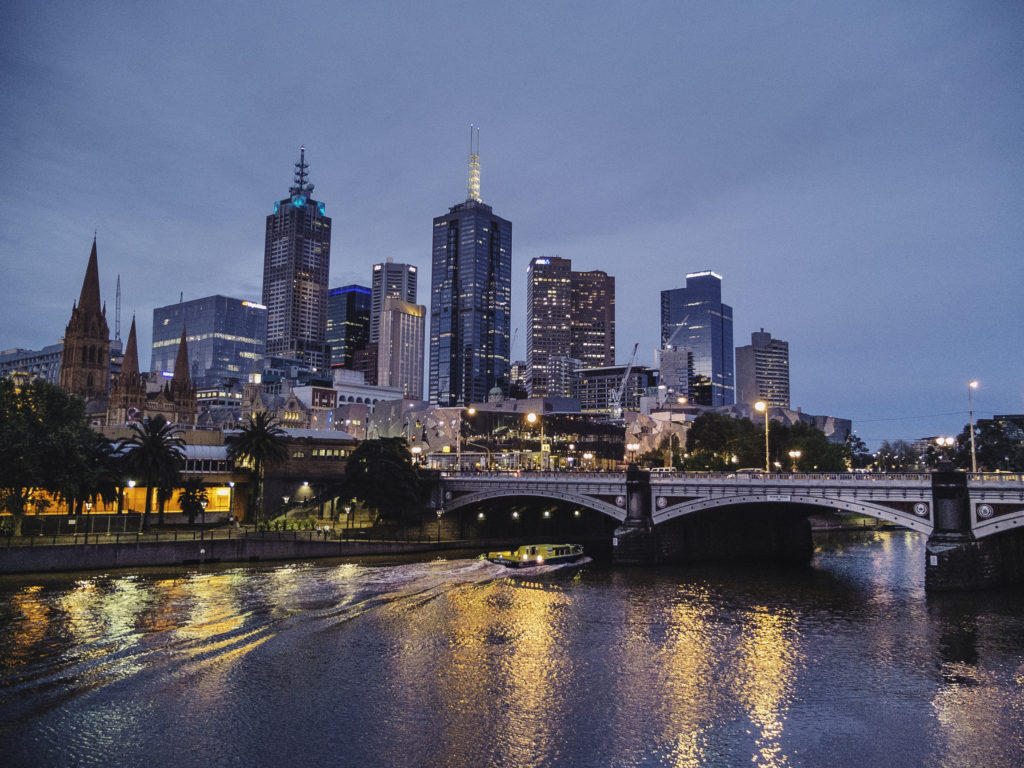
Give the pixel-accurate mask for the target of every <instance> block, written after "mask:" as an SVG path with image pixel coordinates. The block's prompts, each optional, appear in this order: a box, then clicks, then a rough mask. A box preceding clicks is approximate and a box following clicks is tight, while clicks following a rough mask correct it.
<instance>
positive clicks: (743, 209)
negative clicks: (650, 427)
mask: <svg viewBox="0 0 1024 768" xmlns="http://www.w3.org/2000/svg"><path fill="white" fill-rule="evenodd" d="M189 7H190V6H189V4H182V3H170V4H167V5H166V6H164V7H161V8H157V9H137V10H135V11H133V13H132V14H124V13H122V12H121V11H120V10H118V9H117V8H116V7H115V6H113V5H105V4H98V5H91V6H90V7H88V8H86V7H81V8H79V7H74V8H70V9H63V10H62V9H59V8H45V9H40V8H38V7H36V6H30V5H29V4H27V3H17V2H16V3H14V4H12V6H11V9H10V18H9V23H8V24H7V25H6V28H5V30H4V31H3V32H0V34H2V35H3V36H4V37H3V39H4V46H2V51H3V52H2V53H0V56H2V57H3V58H2V61H3V62H4V66H3V72H4V76H3V79H2V80H0V87H2V93H3V95H4V99H5V103H6V104H8V105H10V106H9V109H8V110H5V116H4V117H3V119H2V121H0V130H3V136H4V139H5V141H4V142H3V147H2V149H0V152H2V153H3V154H2V155H0V163H2V165H3V167H4V168H5V174H4V181H3V183H2V186H0V194H2V195H3V201H4V203H5V205H4V206H3V213H2V214H0V216H2V217H3V219H2V221H0V233H2V235H0V254H2V263H3V264H4V276H5V280H4V284H3V287H2V288H0V291H2V293H0V298H2V299H3V301H0V328H2V329H3V331H2V333H0V348H2V349H9V348H13V347H23V348H30V349H42V348H43V347H45V346H48V345H51V344H54V343H56V341H57V340H58V339H59V337H60V334H61V333H62V332H63V330H64V327H65V326H66V324H67V321H68V318H69V316H70V310H71V306H72V303H73V302H74V299H75V297H76V296H77V294H78V290H79V288H80V286H81V279H82V267H83V265H84V263H85V261H86V259H87V257H88V251H89V246H90V244H91V239H90V238H91V236H92V234H93V232H94V230H95V231H97V233H98V248H99V271H100V280H101V296H102V299H103V301H104V302H105V303H106V306H107V318H108V321H109V324H110V327H111V330H112V331H113V328H114V311H115V308H114V290H115V288H114V286H115V284H116V280H117V277H118V275H120V277H121V284H122V311H121V324H122V329H123V331H122V338H123V337H124V336H125V335H126V331H125V330H124V329H127V327H128V325H129V323H130V319H131V316H132V315H133V314H134V315H135V316H136V317H137V318H138V320H139V323H138V325H139V327H138V334H139V352H140V355H141V356H142V357H143V359H146V356H147V354H148V353H149V351H150V350H151V331H152V329H151V328H150V327H147V326H148V325H149V324H148V323H147V322H146V320H147V318H148V317H149V316H150V314H151V313H152V311H153V309H154V308H155V307H160V306H166V305H168V304H171V303H173V302H175V301H176V300H177V299H178V297H179V293H180V292H182V291H183V292H184V293H185V298H186V299H195V298H201V297H204V296H207V295H211V294H216V293H219V294H224V295H227V296H233V297H238V298H242V299H251V300H257V301H258V300H259V298H260V288H259V286H260V277H261V274H260V273H261V258H260V257H261V255H262V245H263V243H262V235H263V234H264V233H263V225H262V224H263V221H264V219H265V217H266V216H267V215H268V214H269V213H270V212H271V211H270V209H269V208H270V205H268V201H271V203H272V201H273V200H275V199H279V197H280V194H281V190H282V189H283V188H284V184H285V183H287V181H288V177H287V176H285V174H286V173H288V171H289V169H290V167H291V165H292V164H293V163H294V160H295V157H296V153H297V151H298V147H299V145H300V144H302V143H305V144H306V147H307V157H308V159H309V161H310V164H311V166H312V168H313V171H314V176H315V181H316V182H317V195H316V196H317V199H319V200H321V201H323V202H324V203H325V205H326V208H327V215H328V216H331V217H333V219H334V230H335V231H334V245H333V247H332V250H333V251H334V252H335V258H334V259H333V260H332V261H333V263H332V270H331V277H330V281H329V282H330V286H332V287H334V286H341V285H347V284H352V283H358V284H366V282H367V281H368V280H369V270H370V266H371V265H372V264H373V263H379V262H381V261H383V260H384V259H385V258H387V257H393V258H394V259H395V261H399V262H405V263H409V264H414V265H416V266H418V267H419V269H421V270H422V269H426V268H427V266H428V265H429V263H430V262H429V258H430V250H429V249H430V241H429V236H428V235H427V232H428V228H429V226H430V221H431V219H432V217H433V216H435V215H436V214H437V212H438V211H439V210H441V209H442V206H448V205H450V204H451V203H453V202H454V201H456V200H459V199H461V197H462V195H461V191H462V189H463V186H464V183H465V158H466V154H467V148H466V143H465V127H466V125H467V124H468V123H470V122H478V123H480V124H481V125H482V126H483V131H482V151H481V153H480V154H481V165H482V175H481V184H482V190H483V191H482V198H483V199H484V200H486V201H487V202H488V203H489V204H491V205H493V206H494V209H495V211H499V212H500V213H501V214H502V216H504V217H506V218H507V219H508V220H510V221H512V222H513V223H514V224H515V228H516V238H515V241H514V243H513V246H514V248H513V253H514V260H513V265H512V276H513V285H512V307H511V308H512V323H511V327H512V329H513V335H516V336H517V341H516V344H515V345H514V346H513V348H512V350H511V352H512V358H513V359H514V360H518V359H524V358H525V346H524V342H525V298H526V292H525V275H526V265H527V264H528V263H529V260H530V259H531V258H534V257H538V256H542V255H557V256H561V257H564V258H569V259H573V260H574V261H579V262H580V263H586V264H587V266H588V268H592V269H600V270H604V271H606V272H607V273H608V274H609V275H612V276H614V277H616V278H617V292H618V297H617V300H618V306H619V312H618V315H619V316H618V323H617V339H616V346H617V348H618V351H619V355H618V356H619V360H617V362H619V363H624V362H625V360H623V359H622V357H623V351H625V352H628V351H630V350H631V349H632V347H633V344H634V343H639V344H640V353H639V354H638V362H642V363H644V364H648V365H649V364H651V363H652V362H653V350H654V348H656V346H657V341H658V322H659V318H658V313H657V309H656V306H657V297H658V292H659V290H661V289H664V288H677V287H681V286H682V285H683V284H684V276H685V274H686V273H688V272H696V271H702V270H706V269H710V270H714V271H715V272H717V273H719V274H721V275H722V276H723V277H724V279H725V290H724V295H723V301H724V302H725V303H727V304H728V305H730V306H732V307H733V308H734V311H735V316H734V330H735V334H736V338H737V339H745V338H746V337H747V335H748V334H749V333H751V332H753V331H755V330H756V329H757V328H760V327H764V328H768V329H770V330H771V331H772V333H773V334H776V335H777V336H778V337H780V338H784V339H786V340H788V341H789V343H790V348H791V352H792V364H791V374H792V384H791V385H792V393H791V396H792V404H793V406H794V407H802V408H803V409H804V410H805V411H807V412H812V413H830V414H834V415H836V416H841V417H843V418H851V419H853V421H854V427H855V428H856V429H857V431H858V434H860V435H861V436H863V437H864V438H865V439H866V440H868V441H869V442H877V441H879V440H882V439H896V438H902V439H913V438H915V437H920V436H926V435H933V434H955V433H957V432H959V430H960V429H961V428H962V426H963V424H965V423H966V422H967V392H966V389H967V382H968V381H970V380H972V379H977V380H979V381H980V386H979V388H978V389H977V390H975V391H974V409H975V416H976V417H977V416H978V415H979V414H983V415H991V414H993V413H1017V412H1022V411H1024V361H1022V359H1021V355H1020V354H1019V353H1018V352H1017V351H1016V348H1017V345H1016V344H1015V343H1014V342H1015V340H1016V339H1019V338H1020V336H1021V332H1022V328H1024V314H1022V312H1024V310H1022V308H1021V307H1020V305H1019V301H1018V300H1017V297H1016V291H1015V289H1016V288H1017V287H1018V286H1019V285H1020V284H1021V278H1022V273H1024V269H1022V267H1021V265H1020V258H1019V254H1020V252H1021V249H1022V246H1024V228H1022V225H1021V221H1022V220H1024V219H1022V217H1021V215H1020V214H1021V207H1022V203H1021V201H1022V200H1024V170H1022V168H1024V162H1022V153H1024V150H1022V147H1021V143H1020V141H1019V137H1018V133H1017V126H1019V125H1020V124H1021V122H1022V112H1024V98H1022V96H1024V85H1022V84H1024V77H1022V76H1021V75H1022V74H1024V72H1022V69H1024V64H1022V62H1021V59H1020V56H1019V53H1018V51H1019V43H1018V41H1019V40H1020V39H1021V37H1022V31H1024V10H1022V9H1020V8H1017V7H1013V6H999V7H996V6H978V5H977V4H971V3H954V4H950V5H945V6H943V7H941V8H933V7H930V6H929V7H923V6H922V7H917V8H907V7H889V6H887V5H884V4H878V5H873V6H871V7H870V12H868V11H866V10H865V8H864V7H861V8H857V9H854V8H848V7H843V6H841V5H838V4H836V5H825V6H814V7H813V8H812V7H787V8H785V9H778V8H770V7H766V8H753V9H752V8H749V7H745V6H739V5H728V4H716V6H715V7H714V8H702V7H698V6H690V5H686V4H678V5H677V4H659V3H655V4H651V5H650V6H645V7H643V8H640V9H637V8H636V7H633V6H627V5H625V4H623V5H618V4H614V3H599V4H597V5H594V6H587V8H586V10H585V11H583V9H582V8H576V7H575V6H569V5H564V6H562V5H556V6H553V7H552V6H541V5H539V4H538V5H530V4H525V5H523V6H520V7H517V8H516V9H511V10H510V9H487V8H479V9H476V10H475V11H474V13H473V14H468V16H472V17H473V19H472V20H470V19H456V18H455V17H457V16H458V14H454V15H453V16H452V17H448V16H447V15H446V14H434V13H433V12H432V11H431V10H429V9H426V8H423V9H419V8H417V9H413V10H408V11H406V12H403V13H402V14H398V13H397V12H396V13H390V12H388V11H380V10H376V9H371V8H366V7H361V6H353V7H351V8H348V7H346V8H345V9H339V10H338V11H329V10H324V9H317V8H311V9H308V10H307V11H306V12H305V13H302V12H296V9H295V8H289V9H287V10H285V9H274V8H273V7H272V6H269V5H268V6H265V7H259V6H256V7H254V9H253V10H252V11H251V12H247V13H246V14H239V13H237V12H236V11H237V9H235V10H234V11H233V10H232V8H231V6H230V5H227V6H224V7H218V8H214V9H207V10H206V11H204V14H207V17H208V21H209V23H208V24H205V25H204V26H203V28H202V29H199V30H194V29H193V28H192V26H193V25H191V24H190V23H189V19H190V18H192V15H193V14H192V12H191V11H189V10H188V8H189ZM540 14H543V18H544V24H540V23H539V21H538V19H540V18H541V15H540ZM435 16H436V18H435ZM342 19H343V20H344V22H343V23H342ZM311 20H312V21H315V22H316V23H314V24H310V21H311ZM453 20H454V21H456V22H457V23H453ZM471 25H472V26H471ZM484 29H487V30H490V32H489V33H488V34H486V35H483V34H478V32H479V31H480V30H484ZM267 30H273V34H272V35H271V34H270V33H269V32H268V31H267ZM294 39H303V40H304V43H303V49H304V55H303V56H302V57H298V58H299V61H294V62H293V61H290V60H289V61H287V63H285V64H283V65H282V61H284V60H286V59H287V57H286V56H284V53H285V51H286V50H288V46H287V45H286V43H285V41H286V40H294ZM428 40H429V41H430V42H429V43H428V42H427V41H428ZM452 50H460V51H461V52H462V53H461V54H460V55H459V56H451V51H452ZM441 51H444V52H445V53H444V54H443V55H441V53H440V52H441ZM310 61H312V62H313V65H314V67H315V70H316V72H317V76H316V77H306V76H305V73H306V71H307V70H306V67H307V63H308V62H310ZM467 61H472V62H473V66H467V65H466V62H467ZM384 63H387V64H388V66H383V64H384ZM338 73H341V74H338ZM481 74H483V75H484V76H485V79H486V80H487V81H488V83H489V84H490V85H493V86H495V87H492V88H486V89H485V88H478V87H475V85H476V82H477V80H478V78H479V77H480V76H481ZM250 82H251V83H252V85H251V86H250V85H248V83H250ZM325 83H326V84H328V89H329V91H330V93H331V98H330V99H329V100H326V101H329V102H331V103H325V100H324V99H323V97H322V96H321V95H320V92H321V91H322V89H323V88H324V87H325ZM271 91H273V92H275V101H274V102H272V104H273V109H271V108H270V106H269V105H270V104H271V102H270V101H268V99H267V98H266V97H265V95H264V94H266V93H270V92H271ZM439 93H440V94H441V95H440V96H439V95H438V94H439ZM354 104H359V109H358V110H353V109H352V105H354ZM300 111H301V114H302V115H303V119H302V120H301V121H300V122H299V124H298V125H296V121H295V120H294V117H295V114H296V113H298V112H300ZM384 201H386V205H387V209H385V202H384ZM25 211H35V212H39V211H45V212H47V214H48V218H47V219H46V226H45V227H41V226H40V224H39V219H38V217H37V216H25V215H24V212H25ZM396 212H397V213H396ZM38 265H46V266H47V267H48V269H47V270H46V276H45V278H44V279H43V280H42V281H41V280H40V276H39V269H38ZM517 328H518V329H519V330H518V334H516V331H515V329H517Z"/></svg>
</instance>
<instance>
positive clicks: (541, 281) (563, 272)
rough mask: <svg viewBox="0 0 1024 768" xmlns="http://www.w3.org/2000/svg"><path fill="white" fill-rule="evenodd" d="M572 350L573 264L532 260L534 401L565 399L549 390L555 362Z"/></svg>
mask: <svg viewBox="0 0 1024 768" xmlns="http://www.w3.org/2000/svg"><path fill="white" fill-rule="evenodd" d="M571 349H572V261H570V260H569V259H563V258H560V257H558V256H542V257H540V258H536V259H531V260H530V266H529V267H527V270H526V390H527V391H528V392H529V393H530V396H531V397H548V396H559V397H563V396H565V393H564V392H553V391H552V388H551V387H550V386H549V379H550V377H551V358H553V357H567V356H568V355H569V352H570V350H571Z"/></svg>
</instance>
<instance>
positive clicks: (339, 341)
mask: <svg viewBox="0 0 1024 768" xmlns="http://www.w3.org/2000/svg"><path fill="white" fill-rule="evenodd" d="M371 295H372V294H371V290H370V289H369V288H367V287H366V286H365V285H344V286H342V287H341V288H331V290H330V291H328V292H327V345H328V346H329V347H330V349H331V367H332V368H338V367H341V368H351V367H352V361H353V358H354V357H355V354H356V352H358V351H359V350H361V349H365V348H366V345H367V344H368V343H369V340H370V304H371V302H370V299H371Z"/></svg>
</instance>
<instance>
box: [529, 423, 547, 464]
mask: <svg viewBox="0 0 1024 768" xmlns="http://www.w3.org/2000/svg"><path fill="white" fill-rule="evenodd" d="M526 420H527V421H528V422H530V426H533V425H534V424H536V423H537V422H538V421H539V422H540V468H541V469H546V467H545V462H544V419H542V418H541V417H540V416H538V415H537V414H536V413H534V412H533V411H530V412H529V413H528V414H526Z"/></svg>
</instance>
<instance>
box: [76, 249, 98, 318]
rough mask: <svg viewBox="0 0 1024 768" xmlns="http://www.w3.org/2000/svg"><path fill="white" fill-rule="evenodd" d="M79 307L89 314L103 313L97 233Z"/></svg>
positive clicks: (86, 270) (86, 269) (79, 299)
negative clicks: (97, 256) (97, 255)
mask: <svg viewBox="0 0 1024 768" xmlns="http://www.w3.org/2000/svg"><path fill="white" fill-rule="evenodd" d="M78 309H79V310H81V311H84V312H86V313H88V314H95V315H98V314H101V309H100V268H99V263H98V261H97V259H96V237H95V235H94V236H93V238H92V253H90V254H89V266H87V267H86V268H85V280H83V281H82V293H81V295H80V296H79V298H78Z"/></svg>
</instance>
